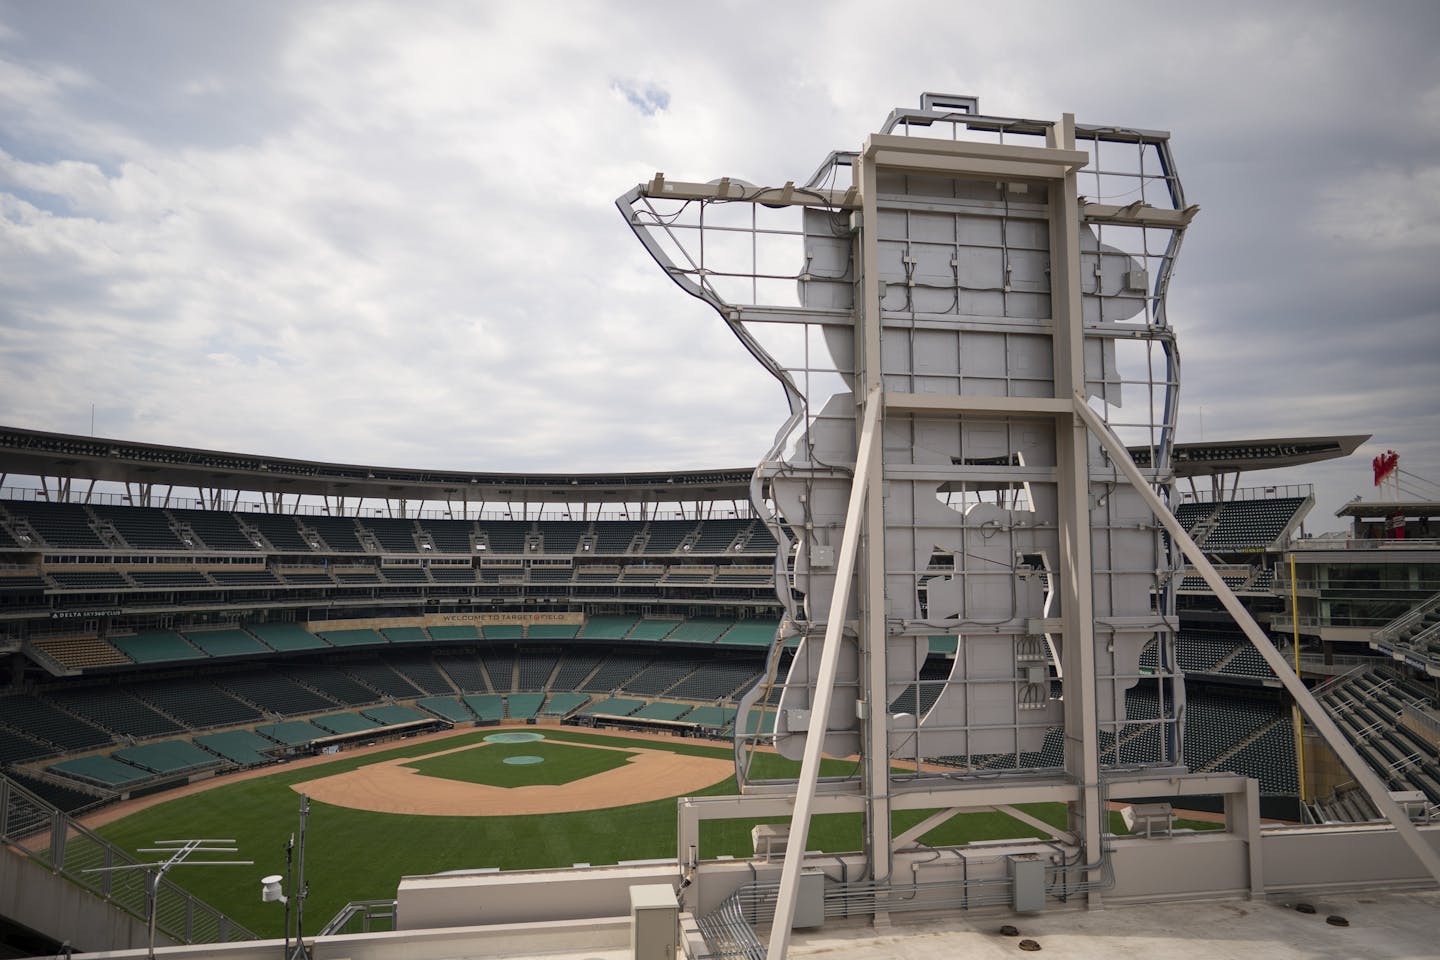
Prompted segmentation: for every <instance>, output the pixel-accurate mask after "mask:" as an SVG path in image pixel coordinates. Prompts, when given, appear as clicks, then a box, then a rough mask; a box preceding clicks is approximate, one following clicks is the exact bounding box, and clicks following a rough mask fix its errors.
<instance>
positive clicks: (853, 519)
mask: <svg viewBox="0 0 1440 960" xmlns="http://www.w3.org/2000/svg"><path fill="white" fill-rule="evenodd" d="M880 407H881V401H880V394H879V392H876V393H874V394H871V395H870V396H869V397H867V398H866V401H865V420H864V425H863V426H862V427H861V430H860V446H859V449H858V450H857V451H856V456H855V480H854V483H853V484H852V486H851V487H850V503H849V505H848V506H847V507H846V509H845V528H844V529H845V536H844V538H843V539H842V540H841V541H840V559H839V563H838V564H837V566H836V569H835V592H834V594H833V595H832V596H831V599H830V612H829V616H828V617H827V618H826V621H825V641H824V645H823V646H822V647H821V649H820V669H819V672H818V675H817V676H816V680H815V701H814V702H813V703H812V704H810V716H811V722H810V729H809V730H807V731H806V732H805V755H804V757H803V758H802V759H801V761H800V780H799V782H798V783H797V784H796V786H795V813H794V815H793V816H792V817H791V818H790V842H789V844H788V845H787V847H786V849H785V864H784V866H783V867H782V868H781V871H780V890H779V892H778V894H777V895H776V900H775V921H774V926H772V927H771V929H770V948H769V951H768V953H767V956H768V957H769V958H770V960H784V958H785V953H786V951H787V950H788V949H789V948H790V923H791V921H792V920H793V919H794V917H795V898H796V895H797V894H798V893H799V892H800V867H801V865H802V864H803V863H804V862H805V844H806V841H807V840H808V838H809V836H810V811H811V807H812V806H813V804H814V802H815V785H816V784H817V783H818V782H819V779H820V753H821V748H823V747H824V745H825V730H826V727H827V726H828V725H829V724H828V722H827V721H828V719H829V716H830V695H831V693H832V692H833V690H834V686H835V673H836V670H837V668H838V667H839V665H840V635H841V633H842V632H843V631H844V629H845V618H846V614H847V613H848V612H849V607H850V586H851V582H852V581H853V580H854V574H855V560H856V556H857V554H858V553H859V548H860V537H861V533H862V531H861V524H860V521H861V515H862V511H863V509H864V507H865V486H866V484H867V483H869V481H870V477H869V467H870V462H871V457H870V451H871V448H872V447H874V445H875V443H876V437H877V434H878V433H879V421H880Z"/></svg>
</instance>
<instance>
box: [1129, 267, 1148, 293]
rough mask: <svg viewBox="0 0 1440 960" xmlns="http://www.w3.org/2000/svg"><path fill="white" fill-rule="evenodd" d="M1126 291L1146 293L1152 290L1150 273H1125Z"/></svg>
mask: <svg viewBox="0 0 1440 960" xmlns="http://www.w3.org/2000/svg"><path fill="white" fill-rule="evenodd" d="M1125 289H1126V290H1130V291H1132V292H1134V293H1144V292H1145V291H1146V290H1148V289H1150V271H1148V270H1127V271H1125Z"/></svg>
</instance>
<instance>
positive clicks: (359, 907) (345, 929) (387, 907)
mask: <svg viewBox="0 0 1440 960" xmlns="http://www.w3.org/2000/svg"><path fill="white" fill-rule="evenodd" d="M395 903H396V901H394V900H351V901H350V902H349V903H347V904H345V906H343V907H341V908H340V911H339V912H338V913H336V914H335V916H333V917H331V918H330V922H329V923H327V924H325V926H323V927H321V928H320V932H319V933H317V934H316V936H317V937H330V936H335V935H336V934H341V933H371V932H373V931H379V930H394V929H395Z"/></svg>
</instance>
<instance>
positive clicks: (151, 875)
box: [84, 840, 255, 960]
mask: <svg viewBox="0 0 1440 960" xmlns="http://www.w3.org/2000/svg"><path fill="white" fill-rule="evenodd" d="M151 842H152V843H154V844H155V846H153V847H141V848H140V849H139V850H137V851H136V853H167V854H169V857H167V858H166V859H164V860H153V861H150V862H148V863H126V864H122V865H120V866H118V867H91V868H90V869H88V870H85V871H84V872H85V873H118V872H120V871H121V870H144V871H145V873H146V878H145V900H146V907H147V911H146V912H147V913H148V914H149V917H148V920H147V923H146V926H147V927H148V928H149V933H150V949H149V954H148V956H149V958H150V960H155V918H156V909H155V908H156V906H157V905H158V901H159V895H160V880H161V879H162V878H163V877H164V876H165V874H166V872H168V871H169V870H170V868H171V867H180V866H185V867H248V866H252V865H253V864H254V863H255V861H254V860H191V859H189V857H190V855H191V854H192V853H239V852H240V851H239V849H238V848H237V847H233V846H219V844H233V843H234V842H235V841H234V840H152V841H151Z"/></svg>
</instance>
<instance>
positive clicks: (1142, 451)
mask: <svg viewBox="0 0 1440 960" xmlns="http://www.w3.org/2000/svg"><path fill="white" fill-rule="evenodd" d="M1369 439H1370V435H1369V434H1360V435H1355V436H1348V437H1279V438H1276V439H1273V440H1219V441H1216V442H1214V443H1177V444H1175V449H1174V453H1173V454H1172V456H1171V463H1172V464H1173V466H1174V467H1175V475H1176V476H1177V477H1204V476H1211V475H1214V474H1220V473H1244V472H1245V471H1248V470H1274V469H1277V468H1279V467H1296V466H1300V465H1301V464H1305V463H1318V462H1319V461H1321V460H1335V459H1338V458H1340V457H1348V456H1349V455H1350V454H1352V453H1354V452H1355V450H1356V448H1358V447H1359V446H1360V444H1362V443H1364V442H1365V441H1366V440H1369ZM1130 455H1131V456H1132V457H1134V458H1135V463H1136V464H1138V465H1139V466H1141V467H1148V466H1149V465H1150V448H1149V447H1131V448H1130Z"/></svg>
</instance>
